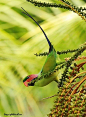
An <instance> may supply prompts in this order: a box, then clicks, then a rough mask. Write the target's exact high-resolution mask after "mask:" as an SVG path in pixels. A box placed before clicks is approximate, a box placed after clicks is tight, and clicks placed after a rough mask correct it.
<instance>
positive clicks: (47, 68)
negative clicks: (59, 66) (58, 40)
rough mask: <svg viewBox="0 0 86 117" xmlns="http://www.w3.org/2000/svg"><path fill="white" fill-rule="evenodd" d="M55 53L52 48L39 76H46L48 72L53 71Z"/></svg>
mask: <svg viewBox="0 0 86 117" xmlns="http://www.w3.org/2000/svg"><path fill="white" fill-rule="evenodd" d="M56 56H57V55H56V51H55V49H54V48H53V49H52V51H51V52H50V53H49V55H48V56H47V59H46V61H45V63H44V65H43V68H42V70H41V74H42V75H43V74H46V73H48V72H50V71H53V70H54V69H55V67H56Z"/></svg>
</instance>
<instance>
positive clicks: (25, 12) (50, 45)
mask: <svg viewBox="0 0 86 117" xmlns="http://www.w3.org/2000/svg"><path fill="white" fill-rule="evenodd" d="M21 8H22V7H21ZM22 10H23V11H24V12H23V13H24V14H25V15H27V16H29V17H30V18H31V19H32V20H33V21H34V22H35V23H36V24H37V25H38V26H39V28H40V29H41V31H42V32H43V34H44V36H45V38H46V39H47V42H48V44H49V47H50V50H52V47H53V46H52V44H51V42H50V40H49V39H48V37H47V35H46V33H45V32H44V30H43V29H42V27H41V26H40V25H39V23H38V22H37V21H35V19H34V18H33V17H31V16H30V14H29V13H27V11H25V9H24V8H22Z"/></svg>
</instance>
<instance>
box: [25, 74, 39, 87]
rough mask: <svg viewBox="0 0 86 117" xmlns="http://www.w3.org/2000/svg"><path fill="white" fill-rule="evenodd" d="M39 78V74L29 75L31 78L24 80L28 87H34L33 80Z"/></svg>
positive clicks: (27, 77)
mask: <svg viewBox="0 0 86 117" xmlns="http://www.w3.org/2000/svg"><path fill="white" fill-rule="evenodd" d="M37 77H38V74H32V75H29V76H26V77H25V78H24V79H23V83H24V85H25V86H26V87H28V86H34V83H35V82H33V80H34V79H35V78H37Z"/></svg>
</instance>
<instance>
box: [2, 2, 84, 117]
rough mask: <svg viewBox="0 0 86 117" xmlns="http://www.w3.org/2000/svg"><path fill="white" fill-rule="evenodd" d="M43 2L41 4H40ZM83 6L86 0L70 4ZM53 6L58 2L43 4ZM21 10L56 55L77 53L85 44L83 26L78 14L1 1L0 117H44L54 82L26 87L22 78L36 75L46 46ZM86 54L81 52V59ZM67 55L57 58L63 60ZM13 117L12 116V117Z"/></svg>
mask: <svg viewBox="0 0 86 117" xmlns="http://www.w3.org/2000/svg"><path fill="white" fill-rule="evenodd" d="M41 1H44V0H41ZM70 1H71V2H72V3H73V4H75V5H76V6H86V2H85V0H76V1H75V0H70ZM46 2H54V3H55V2H56V3H58V1H57V0H46ZM21 7H23V8H24V9H25V10H26V11H27V12H28V13H29V14H31V16H33V17H34V19H35V20H36V21H38V22H39V24H40V25H41V26H42V28H43V29H44V31H45V32H46V34H47V35H48V37H49V39H50V41H51V42H52V44H53V45H54V47H55V49H56V50H57V51H61V50H66V49H76V48H78V47H79V46H80V45H81V44H83V43H84V42H85V41H86V23H85V21H84V20H82V19H81V17H79V16H78V15H77V14H75V13H73V12H71V11H67V10H64V9H60V8H59V9H58V8H38V7H35V6H34V5H32V4H31V3H28V2H26V1H25V0H14V1H13V0H0V117H5V116H6V115H4V114H11V113H15V114H18V113H19V114H22V115H20V116H19V115H18V116H19V117H46V116H47V114H48V113H49V112H50V109H51V108H52V107H53V102H54V100H55V98H56V97H54V98H50V99H46V100H42V99H43V98H46V97H49V96H52V95H54V94H56V93H57V91H58V88H57V84H56V83H55V82H52V83H50V84H49V85H47V86H45V87H28V88H27V87H25V86H24V85H23V82H22V80H23V78H24V77H25V76H27V75H29V74H35V73H38V72H39V71H40V70H41V68H42V66H43V64H44V61H45V59H46V57H36V56H35V55H34V54H35V53H40V52H47V51H48V44H47V42H46V40H45V37H44V35H43V34H42V32H41V30H40V29H39V27H38V26H37V25H36V24H35V23H34V22H33V21H32V20H31V19H30V18H29V17H27V16H25V15H24V14H23V13H22V9H21ZM85 54H86V53H85V52H84V55H85ZM69 56H71V54H68V55H60V56H59V60H64V58H65V57H69ZM11 117H14V116H11Z"/></svg>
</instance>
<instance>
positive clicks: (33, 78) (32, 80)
mask: <svg viewBox="0 0 86 117" xmlns="http://www.w3.org/2000/svg"><path fill="white" fill-rule="evenodd" d="M22 9H23V8H22ZM23 11H24V12H23V13H24V14H26V15H27V16H29V17H30V18H31V19H32V20H33V21H34V22H35V23H36V24H37V25H38V26H39V27H40V29H41V31H42V32H43V34H44V36H45V38H46V40H47V42H48V45H49V54H48V55H47V58H46V61H45V63H44V65H43V67H42V69H41V71H40V72H39V73H38V74H32V75H28V76H26V77H25V78H24V79H23V83H24V85H25V86H26V87H28V86H39V87H42V86H46V85H47V84H49V83H50V82H52V81H57V72H52V71H54V70H55V68H56V58H57V53H56V51H55V49H54V47H53V45H52V44H51V42H50V40H49V39H48V37H47V35H46V34H45V32H44V30H43V29H42V27H41V26H40V25H39V24H38V22H37V21H35V20H34V19H33V18H32V17H31V16H30V15H29V14H28V13H27V12H26V11H25V10H24V9H23ZM49 72H52V74H50V75H46V76H45V77H43V78H41V79H40V77H42V76H43V75H45V74H48V73H49Z"/></svg>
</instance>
